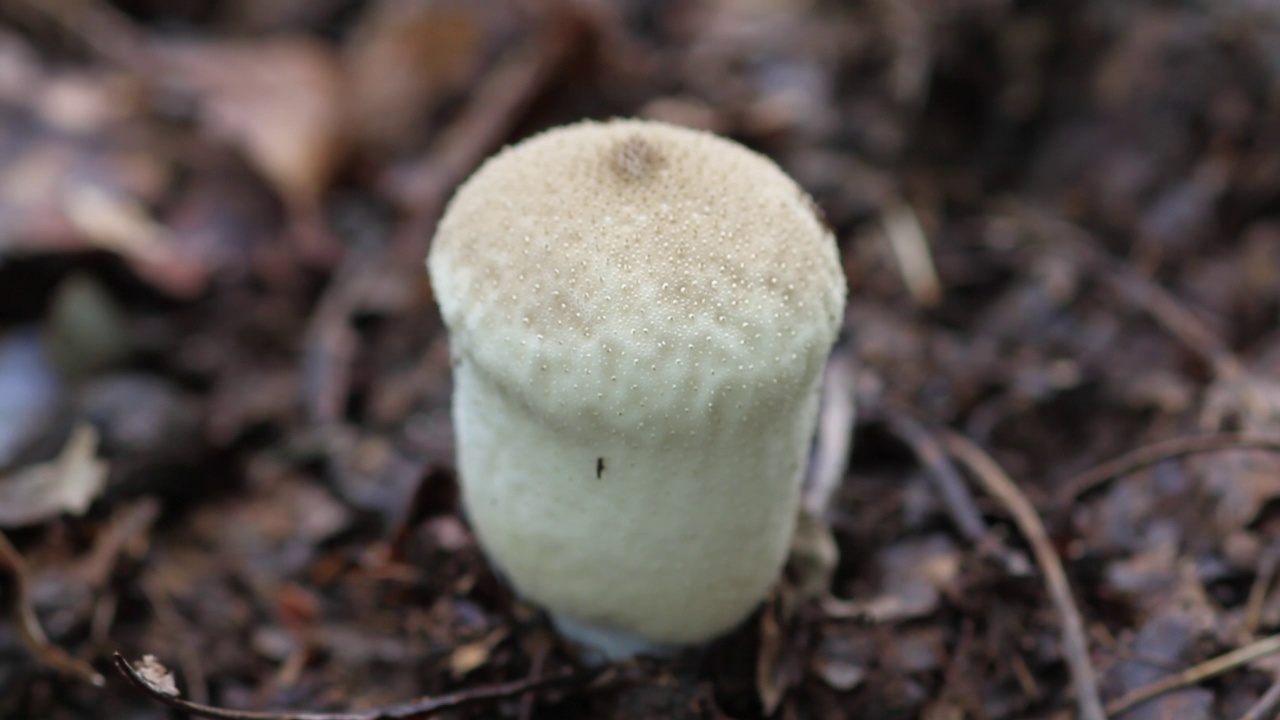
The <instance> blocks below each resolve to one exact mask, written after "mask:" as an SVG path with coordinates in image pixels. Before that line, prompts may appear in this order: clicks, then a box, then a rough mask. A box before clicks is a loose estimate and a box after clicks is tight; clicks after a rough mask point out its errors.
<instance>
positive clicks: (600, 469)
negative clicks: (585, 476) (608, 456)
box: [596, 457, 604, 480]
mask: <svg viewBox="0 0 1280 720" xmlns="http://www.w3.org/2000/svg"><path fill="white" fill-rule="evenodd" d="M601 475H604V458H602V457H600V458H596V479H597V480H599V479H600V476H601Z"/></svg>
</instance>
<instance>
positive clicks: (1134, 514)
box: [0, 0, 1280, 720]
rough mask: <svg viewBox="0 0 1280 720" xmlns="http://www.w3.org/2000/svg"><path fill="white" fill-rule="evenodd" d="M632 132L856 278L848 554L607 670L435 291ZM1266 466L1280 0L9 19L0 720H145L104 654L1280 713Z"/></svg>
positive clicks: (376, 690)
mask: <svg viewBox="0 0 1280 720" xmlns="http://www.w3.org/2000/svg"><path fill="white" fill-rule="evenodd" d="M616 115H627V116H643V117H649V118H657V119H664V120H668V121H672V122H678V123H682V124H686V125H692V126H696V127H702V128H707V129H711V130H714V131H716V132H719V133H722V134H724V135H727V136H730V137H732V138H735V139H737V140H739V141H740V142H742V143H744V144H746V145H748V146H749V147H752V148H755V149H757V150H759V151H761V152H763V153H766V154H767V155H769V156H770V157H773V158H774V159H776V160H777V161H778V163H779V164H780V165H781V166H782V167H784V168H785V169H786V170H787V171H788V172H789V173H790V174H792V175H793V176H794V177H795V178H796V179H797V181H798V182H799V183H800V184H801V185H802V186H804V187H805V188H806V189H807V190H808V191H810V192H811V193H812V194H813V196H814V198H815V200H816V202H817V204H818V205H819V206H820V207H821V208H822V210H823V212H824V213H825V215H826V218H827V220H828V221H829V223H830V225H831V226H832V227H833V228H834V229H835V232H836V235H837V238H838V240H839V242H840V247H841V251H842V258H843V262H844V266H845V270H846V273H847V275H848V278H849V283H850V290H851V293H850V303H849V310H848V315H847V322H846V328H845V332H844V333H843V334H842V338H841V341H840V343H839V345H838V347H837V350H836V353H835V356H834V359H833V362H832V364H831V366H830V368H829V369H828V373H827V377H826V381H825V384H824V394H825V400H826V404H825V410H824V413H823V417H822V426H821V432H820V442H819V444H818V446H817V449H816V451H815V460H814V462H813V471H812V477H810V479H809V485H808V487H807V491H806V501H807V502H808V503H809V504H810V506H811V507H812V508H814V509H815V510H816V511H818V513H819V514H820V515H821V516H822V517H823V519H824V521H825V525H824V527H829V529H830V533H829V534H824V532H823V531H818V532H816V533H813V534H811V535H805V536H804V538H802V540H801V541H798V543H797V547H796V553H795V557H794V558H793V563H792V565H791V566H790V568H789V571H788V574H787V578H786V579H785V580H784V581H783V582H782V583H780V585H779V587H778V589H777V590H776V591H775V593H774V594H773V596H772V597H771V599H770V601H769V603H768V604H767V606H766V607H765V608H764V609H763V610H762V611H760V612H759V613H757V614H756V615H755V616H754V617H753V618H752V619H751V620H750V622H748V623H747V624H746V625H745V626H744V627H743V628H741V629H740V630H739V631H738V632H736V633H734V634H733V635H732V636H731V637H728V638H726V639H724V640H723V641H721V642H718V643H716V644H715V645H714V646H713V647H711V648H709V649H704V650H698V651H691V652H689V653H687V654H685V655H683V656H681V657H678V658H674V659H669V660H663V661H646V662H633V663H624V664H620V665H618V666H616V667H610V668H607V669H605V670H603V671H599V670H596V671H588V670H587V669H585V668H582V667H580V666H579V665H578V664H576V662H575V659H574V655H573V651H572V649H571V648H570V647H568V646H567V645H565V644H564V643H563V642H562V641H560V640H558V639H557V638H556V637H555V635H554V633H553V632H552V631H551V629H550V627H549V625H548V624H547V622H546V620H545V618H543V617H542V616H541V615H540V614H539V613H538V612H537V611H536V610H534V609H533V608H531V607H529V606H528V605H526V604H524V603H522V602H520V601H519V600H518V599H516V598H513V597H512V595H511V593H510V592H509V591H508V590H507V589H506V588H505V587H504V586H503V585H502V583H501V582H500V581H499V580H498V579H497V578H496V577H495V576H494V574H493V572H492V571H491V569H490V568H489V566H488V565H487V564H486V562H485V560H484V558H483V557H482V556H481V554H480V553H479V551H478V549H477V547H476V544H475V541H474V538H473V536H472V535H471V533H470V531H469V530H468V528H467V525H466V523H465V520H464V519H463V516H462V514H461V512H460V509H459V508H458V507H457V488H456V483H455V479H454V474H453V438H452V429H451V423H450V418H449V393H450V381H449V360H448V350H447V344H446V343H447V340H446V337H445V334H444V332H443V330H442V327H441V323H440V320H439V317H438V315H437V313H436V310H435V306H434V303H433V302H432V299H431V294H430V288H429V286H428V284H427V282H426V276H425V273H424V272H423V268H422V258H423V256H424V255H425V252H426V249H427V247H428V244H429V242H430V237H431V233H432V229H433V227H434V225H435V222H436V219H437V217H438V215H439V213H440V210H441V207H442V205H443V203H444V201H445V200H447V198H448V197H449V194H450V193H451V192H452V190H453V188H454V187H455V186H456V185H457V183H458V182H460V181H461V180H462V179H463V178H465V177H466V176H467V175H468V174H469V173H470V172H471V171H472V170H473V169H474V168H475V167H476V166H477V165H478V164H479V162H480V161H482V160H483V159H484V158H485V157H486V156H488V155H489V154H490V153H492V152H493V151H495V150H496V149H498V148H499V147H501V146H502V145H504V144H506V143H509V142H513V141H515V140H518V139H520V138H522V137H526V136H528V135H530V134H532V133H534V132H537V131H539V130H541V129H544V128H547V127H551V126H554V125H558V124H561V123H565V122H570V121H573V120H577V119H580V118H584V117H591V118H604V117H610V116H616ZM851 400H855V401H856V402H855V403H854V405H856V408H857V412H856V418H855V417H854V416H853V415H851V413H850V412H848V410H849V407H850V401H851ZM850 441H851V448H852V449H851V450H850ZM1278 452H1280V9H1278V6H1277V5H1276V3H1274V2H1271V0H1200V1H1197V0H1183V1H1179V2H1172V1H1170V2H1156V1H1154V0H1152V1H1149V2H1144V1H1141V0H1126V1H1123V2H1118V1H1116V0H1080V1H1078V2H1016V1H1015V0H948V1H947V2H927V1H925V0H848V1H844V2H841V1H838V0H752V1H751V2H741V1H736V2H735V1H732V0H622V1H620V2H608V1H607V0H541V1H539V0H483V1H480V0H467V1H463V0H412V1H405V0H369V1H361V0H225V1H223V2H212V1H211V0H176V1H175V0H113V1H112V2H108V0H64V1H62V2H53V1H52V0H7V1H6V2H3V3H0V530H3V534H0V607H3V608H5V610H6V611H7V614H6V615H5V616H3V617H4V618H5V619H3V620H0V718H15V719H18V718H20V719H23V720H26V719H34V720H73V719H82V718H84V719H87V718H111V719H113V720H159V719H161V718H168V717H173V716H174V714H173V713H174V710H173V709H171V708H170V707H169V706H168V705H169V704H173V703H174V702H177V701H176V700H174V699H173V698H172V696H168V695H165V694H164V693H162V692H159V691H157V690H156V689H155V688H152V693H151V694H152V697H149V696H148V695H147V694H146V693H145V692H143V687H139V686H134V685H131V684H129V683H128V682H127V681H126V678H125V677H124V675H123V674H122V673H121V672H120V670H121V668H117V667H115V666H114V665H113V659H112V658H113V654H114V653H120V654H121V656H122V657H123V658H125V659H127V660H128V661H131V662H133V663H135V664H136V665H137V666H138V667H139V668H140V669H141V670H143V671H144V672H145V673H146V674H147V676H148V677H150V678H152V681H153V682H154V683H158V684H163V683H165V682H169V681H173V682H176V687H177V689H178V690H180V691H181V695H180V696H178V697H179V698H180V699H181V700H182V701H190V702H194V703H202V704H207V705H212V706H217V707H221V708H233V709H244V710H248V709H254V710H264V711H266V710H270V711H274V712H276V713H278V714H277V715H276V716H277V717H280V718H286V717H298V716H297V715H290V714H289V713H288V712H286V711H293V712H299V713H300V712H304V711H305V712H310V713H316V714H323V713H337V714H338V715H335V717H343V718H366V719H368V720H372V719H373V718H375V717H381V718H403V717H408V716H411V715H413V714H414V713H415V712H419V711H423V712H425V711H427V710H432V711H435V712H437V714H438V716H440V717H476V718H521V719H525V720H527V719H529V718H536V719H541V720H550V719H554V718H606V717H608V718H673V719H679V718H722V719H723V718H734V719H747V718H760V717H777V718H785V719H787V720H803V719H808V718H814V719H823V720H825V719H835V718H864V719H866V718H870V719H873V720H878V719H887V720H888V719H895V718H904V719H905V718H927V719H929V720H959V719H961V718H971V719H975V720H976V719H984V720H1005V719H1010V720H1011V719H1015V718H1063V719H1065V718H1085V719H1086V720H1098V719H1099V718H1102V717H1111V718H1126V719H1128V720H1145V719H1148V718H1151V719H1154V718H1179V719H1180V720H1199V719H1201V718H1205V719H1210V718H1227V719H1230V720H1236V719H1239V720H1265V719H1267V718H1275V717H1277V714H1278V713H1280V654H1278V653H1277V651H1280V587H1277V586H1278V585H1280V583H1278V582H1277V575H1280V572H1278V570H1280V454H1278ZM829 539H834V547H835V548H838V558H837V556H836V555H834V554H832V553H831V552H830V551H831V545H830V544H828V543H824V542H823V540H829ZM148 655H151V656H154V657H155V660H154V661H148V662H146V663H145V664H144V663H143V660H142V658H143V657H144V656H148ZM161 665H162V666H163V667H164V668H167V669H168V670H169V671H172V675H169V674H168V673H167V672H166V671H164V670H162V669H161V667H160V666H161ZM144 685H145V684H144ZM411 701H412V702H417V703H418V704H417V705H414V706H411V707H408V708H405V707H400V709H398V710H391V711H387V712H381V711H379V710H378V708H384V709H385V708H388V707H394V706H397V705H398V704H401V703H405V702H411ZM281 709H284V710H281ZM380 712H381V714H380ZM344 713H345V714H344ZM419 714H421V713H419ZM227 716H228V717H236V715H235V713H231V714H230V715H227ZM321 716H322V715H317V717H321Z"/></svg>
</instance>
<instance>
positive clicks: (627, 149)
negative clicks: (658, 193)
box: [609, 135, 663, 182]
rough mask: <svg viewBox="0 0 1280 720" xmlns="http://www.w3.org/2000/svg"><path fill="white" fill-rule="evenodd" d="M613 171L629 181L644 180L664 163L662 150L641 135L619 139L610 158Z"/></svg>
mask: <svg viewBox="0 0 1280 720" xmlns="http://www.w3.org/2000/svg"><path fill="white" fill-rule="evenodd" d="M609 160H610V165H611V167H612V168H613V171H614V172H615V173H617V174H618V177H620V178H622V179H623V180H627V181H632V182H634V181H639V180H644V179H645V178H647V177H648V176H650V175H652V174H653V172H654V171H655V170H657V169H658V167H659V166H661V165H662V161H663V158H662V151H661V150H659V149H658V147H657V146H656V145H654V144H653V142H651V141H649V140H646V139H645V138H644V137H642V136H640V135H631V136H630V137H628V138H626V139H625V140H620V141H618V142H617V143H616V144H615V145H614V146H613V149H612V151H611V157H610V158H609Z"/></svg>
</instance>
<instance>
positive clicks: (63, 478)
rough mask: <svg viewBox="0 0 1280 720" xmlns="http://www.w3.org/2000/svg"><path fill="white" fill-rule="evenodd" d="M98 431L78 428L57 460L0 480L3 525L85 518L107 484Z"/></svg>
mask: <svg viewBox="0 0 1280 720" xmlns="http://www.w3.org/2000/svg"><path fill="white" fill-rule="evenodd" d="M97 452H98V431H97V430H96V429H94V427H93V426H92V425H88V424H84V425H80V426H78V427H77V428H76V429H75V430H74V431H73V432H72V433H71V438H70V439H69V440H67V444H66V445H65V446H64V447H63V448H62V453H61V454H59V455H58V457H57V458H55V459H53V460H51V461H49V462H46V463H40V464H38V465H32V466H30V467H27V468H25V469H23V470H21V471H19V472H17V473H15V474H13V475H11V476H10V477H9V479H8V480H5V481H0V526H4V527H19V526H23V525H34V524H36V523H40V522H44V521H45V520H49V519H50V518H53V517H56V516H58V515H60V514H62V513H64V512H65V513H70V514H72V515H83V514H84V512H85V511H86V510H88V509H89V506H90V505H91V504H93V501H94V499H96V498H97V497H98V496H99V495H101V494H102V490H103V488H104V487H106V482H107V470H108V468H107V463H105V462H103V461H102V460H99V459H98V457H97Z"/></svg>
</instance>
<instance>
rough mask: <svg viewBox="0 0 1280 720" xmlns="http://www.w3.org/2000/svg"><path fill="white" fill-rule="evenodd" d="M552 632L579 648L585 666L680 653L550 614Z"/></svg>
mask: <svg viewBox="0 0 1280 720" xmlns="http://www.w3.org/2000/svg"><path fill="white" fill-rule="evenodd" d="M550 615H551V620H552V622H554V623H555V626H556V630H558V631H559V632H560V634H561V635H563V636H564V637H565V638H566V639H568V640H570V641H572V642H573V643H575V644H576V645H578V646H579V647H580V648H581V649H582V657H583V659H584V660H586V661H587V662H589V663H604V662H612V661H614V660H625V659H627V658H631V657H635V656H637V655H649V656H651V657H670V656H672V655H675V654H677V653H679V652H680V650H681V648H680V647H678V646H674V645H660V644H657V643H653V642H649V641H648V640H644V639H642V638H638V637H636V636H635V635H632V634H631V633H627V632H623V631H621V630H614V629H611V628H605V627H600V626H598V625H591V624H588V623H583V622H578V621H577V620H573V619H570V618H567V617H565V616H563V615H559V614H557V613H550Z"/></svg>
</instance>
